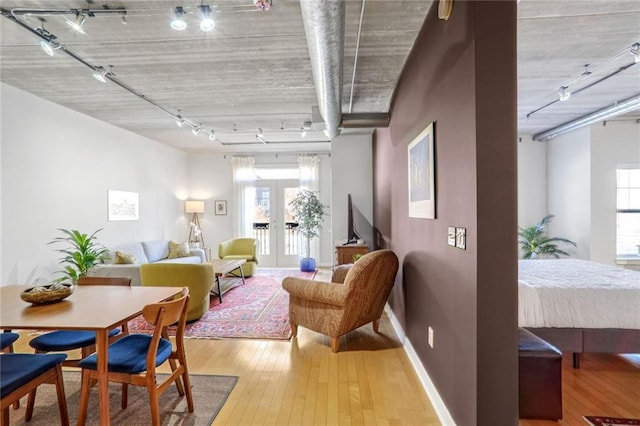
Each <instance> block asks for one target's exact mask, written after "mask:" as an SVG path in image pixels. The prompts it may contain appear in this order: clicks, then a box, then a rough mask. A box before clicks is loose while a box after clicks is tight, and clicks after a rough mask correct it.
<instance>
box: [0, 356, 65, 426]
mask: <svg viewBox="0 0 640 426" xmlns="http://www.w3.org/2000/svg"><path fill="white" fill-rule="evenodd" d="M65 358H67V355H66V354H48V355H47V354H23V353H19V354H16V353H7V354H2V355H0V395H1V396H2V400H1V402H0V409H1V410H2V422H1V424H3V425H8V424H9V407H10V406H11V405H12V404H15V403H16V402H17V401H19V400H20V398H21V397H23V396H24V395H26V394H28V393H31V392H32V391H33V390H35V389H36V388H37V387H38V386H40V385H41V384H42V383H53V384H55V386H56V393H57V396H58V410H59V412H60V424H62V425H68V424H69V415H68V413H67V400H66V397H65V393H64V383H63V380H62V367H61V365H62V362H63V361H64V360H65ZM32 415H33V407H29V406H27V411H26V412H25V415H24V420H25V421H27V422H28V421H30V420H31V417H32Z"/></svg>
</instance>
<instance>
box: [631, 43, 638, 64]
mask: <svg viewBox="0 0 640 426" xmlns="http://www.w3.org/2000/svg"><path fill="white" fill-rule="evenodd" d="M629 53H631V54H632V55H633V62H635V63H636V64H637V63H638V62H640V43H633V44H632V45H631V49H629Z"/></svg>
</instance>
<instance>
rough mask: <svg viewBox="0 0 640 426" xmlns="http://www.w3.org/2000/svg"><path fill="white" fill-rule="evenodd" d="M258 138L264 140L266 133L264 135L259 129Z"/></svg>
mask: <svg viewBox="0 0 640 426" xmlns="http://www.w3.org/2000/svg"><path fill="white" fill-rule="evenodd" d="M256 137H257V138H264V133H262V129H258V133H257V134H256Z"/></svg>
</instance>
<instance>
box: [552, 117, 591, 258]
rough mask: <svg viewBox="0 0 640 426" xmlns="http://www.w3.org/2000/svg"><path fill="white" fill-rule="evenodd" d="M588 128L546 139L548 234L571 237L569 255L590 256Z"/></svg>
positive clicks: (589, 144) (589, 136)
mask: <svg viewBox="0 0 640 426" xmlns="http://www.w3.org/2000/svg"><path fill="white" fill-rule="evenodd" d="M590 146H591V132H590V130H589V128H588V127H584V128H582V129H578V130H575V131H573V132H570V133H567V134H564V135H562V136H559V137H557V138H555V139H552V140H551V141H549V142H547V211H548V213H550V214H553V215H555V217H554V218H553V220H552V221H551V224H550V226H549V228H548V230H549V232H548V235H549V236H551V237H563V238H568V239H570V240H572V241H574V242H575V243H576V244H577V245H578V247H577V248H573V247H572V246H566V247H564V248H563V249H565V251H566V252H568V253H569V254H570V256H571V257H574V258H579V259H590V257H591V185H590V182H591V172H590V169H591V153H590Z"/></svg>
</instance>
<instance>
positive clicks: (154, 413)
mask: <svg viewBox="0 0 640 426" xmlns="http://www.w3.org/2000/svg"><path fill="white" fill-rule="evenodd" d="M188 302H189V289H188V288H187V287H183V289H182V292H181V293H180V294H179V295H178V296H176V298H174V299H173V300H171V301H166V302H160V303H154V304H151V305H147V306H145V307H144V308H143V310H142V316H143V317H144V319H145V320H146V321H147V322H148V323H149V324H151V325H152V326H154V331H153V334H152V335H147V334H129V335H128V336H124V337H123V338H122V339H120V340H118V341H117V342H115V343H112V344H111V345H109V355H108V361H107V362H108V366H107V369H108V373H107V374H108V381H110V382H116V383H122V384H123V385H129V384H130V385H135V386H145V387H146V388H147V392H148V393H149V401H150V404H151V420H152V423H153V425H159V424H160V421H161V419H160V395H162V393H164V391H165V390H167V388H168V387H169V386H170V385H171V383H173V382H175V383H176V387H177V389H178V394H179V395H180V396H184V395H185V393H186V397H187V408H188V409H189V412H190V413H192V412H193V397H192V395H191V383H190V381H189V371H188V369H187V358H186V354H185V350H184V329H185V325H186V322H187V305H188ZM176 322H177V323H178V328H177V331H176V337H175V347H174V344H173V343H171V340H170V339H169V333H168V332H167V327H168V326H169V325H172V324H174V323H176ZM166 361H169V365H170V367H171V374H170V375H169V377H167V378H166V379H165V380H163V381H162V383H160V384H158V381H157V379H158V378H157V376H156V367H158V366H160V365H162V364H163V363H165V362H166ZM176 361H178V362H177V363H176ZM97 363H98V357H97V355H96V354H93V355H90V356H88V357H87V358H84V359H83V360H82V361H80V362H79V363H78V366H79V367H80V368H82V373H83V374H82V388H81V390H80V412H79V414H78V425H83V424H85V422H86V420H87V407H88V404H89V392H90V390H91V387H92V386H93V385H94V384H95V383H96V382H97V378H98V371H97V368H98V364H97ZM181 379H182V380H181ZM183 384H184V386H183ZM126 406H127V392H126V386H125V387H124V388H123V392H122V408H126Z"/></svg>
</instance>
